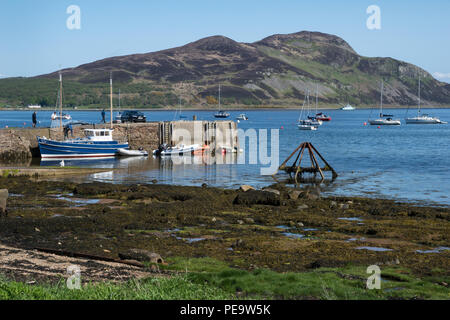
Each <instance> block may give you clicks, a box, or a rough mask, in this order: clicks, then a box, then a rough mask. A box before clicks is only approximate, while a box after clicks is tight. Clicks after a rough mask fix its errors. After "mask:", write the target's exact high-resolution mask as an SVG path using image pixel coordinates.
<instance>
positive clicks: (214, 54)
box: [0, 31, 450, 107]
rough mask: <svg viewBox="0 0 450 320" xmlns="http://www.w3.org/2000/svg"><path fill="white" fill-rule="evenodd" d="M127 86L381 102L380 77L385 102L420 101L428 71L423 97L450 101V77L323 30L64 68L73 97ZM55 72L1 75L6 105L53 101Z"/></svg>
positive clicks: (126, 100)
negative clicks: (360, 48) (369, 52)
mask: <svg viewBox="0 0 450 320" xmlns="http://www.w3.org/2000/svg"><path fill="white" fill-rule="evenodd" d="M110 72H113V78H114V86H115V89H116V92H117V89H118V88H120V89H121V93H122V95H121V97H122V104H123V105H129V106H138V107H161V106H166V105H174V104H177V103H178V97H181V98H182V101H183V104H188V105H192V106H204V107H206V106H207V105H208V104H210V105H211V104H215V103H216V102H217V101H216V99H215V98H217V92H218V85H219V84H221V85H222V101H223V103H224V104H228V105H233V104H241V105H242V104H244V105H287V104H289V105H293V104H299V103H301V102H302V100H303V98H304V94H305V91H306V90H308V89H309V90H311V91H312V94H314V93H315V88H316V84H318V86H319V97H320V101H321V102H324V103H328V104H336V105H337V104H338V103H346V102H350V103H352V104H355V105H360V104H366V105H370V104H375V103H377V102H378V100H379V86H380V80H381V79H384V81H385V82H386V83H385V92H384V94H385V102H386V104H395V105H414V104H416V103H417V89H418V88H417V86H418V84H417V76H418V74H419V73H420V74H421V76H422V79H423V82H422V83H423V84H422V99H423V102H424V104H433V105H450V84H446V83H442V82H439V81H437V80H435V79H434V78H433V77H432V76H431V75H430V74H428V73H427V72H426V71H424V70H422V69H420V68H419V67H417V66H414V65H412V64H409V63H406V62H402V61H398V60H395V59H392V58H368V57H362V56H360V55H358V53H356V52H355V51H354V50H353V49H352V47H351V46H350V45H349V44H348V43H347V42H345V41H344V40H343V39H341V38H339V37H337V36H333V35H329V34H323V33H318V32H306V31H303V32H299V33H293V34H280V35H272V36H270V37H267V38H265V39H263V40H261V41H257V42H254V43H239V42H236V41H233V40H232V39H229V38H226V37H223V36H213V37H208V38H204V39H201V40H198V41H196V42H192V43H189V44H187V45H184V46H181V47H177V48H173V49H167V50H163V51H158V52H151V53H145V54H133V55H127V56H120V57H112V58H107V59H103V60H99V61H95V62H92V63H88V64H84V65H80V66H78V67H76V68H69V69H65V70H63V77H64V97H65V103H66V104H67V105H91V106H99V105H102V104H108V94H109V81H108V78H109V73H110ZM57 79H58V76H57V72H54V73H51V74H46V75H41V76H38V77H33V78H8V79H2V80H0V106H1V105H5V104H7V105H27V104H31V103H40V104H41V105H48V106H52V105H54V104H55V99H56V90H57V86H58V85H57Z"/></svg>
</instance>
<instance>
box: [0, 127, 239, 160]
mask: <svg viewBox="0 0 450 320" xmlns="http://www.w3.org/2000/svg"><path fill="white" fill-rule="evenodd" d="M109 127H110V125H109V124H106V125H103V124H101V125H99V124H97V125H83V126H73V136H74V138H81V137H83V136H84V134H83V129H88V128H89V129H90V128H96V129H99V128H109ZM113 128H114V131H113V139H115V140H118V141H128V143H129V145H130V148H131V149H138V148H143V149H145V150H147V151H152V150H154V149H157V148H158V146H159V145H160V144H162V143H167V144H169V145H173V146H175V145H178V144H184V145H188V144H200V145H208V146H210V148H211V150H216V149H218V148H221V147H230V148H239V141H238V135H237V123H236V122H234V121H230V120H224V121H202V120H194V121H184V120H181V121H161V122H147V123H123V124H113ZM37 136H41V137H47V138H50V139H56V140H62V139H63V132H62V130H61V128H8V129H0V162H3V163H12V162H17V161H24V160H26V159H30V158H32V157H40V153H39V146H38V143H37V139H36V137H37ZM69 137H71V136H70V133H69Z"/></svg>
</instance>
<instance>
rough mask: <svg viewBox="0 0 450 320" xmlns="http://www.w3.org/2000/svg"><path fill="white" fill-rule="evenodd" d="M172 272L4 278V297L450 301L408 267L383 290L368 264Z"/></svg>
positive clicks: (393, 270) (190, 265) (179, 267)
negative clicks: (37, 281) (371, 281)
mask: <svg viewBox="0 0 450 320" xmlns="http://www.w3.org/2000/svg"><path fill="white" fill-rule="evenodd" d="M170 260H171V262H170V265H169V267H166V268H168V269H171V270H176V271H188V273H182V274H178V275H174V276H172V277H169V278H148V279H144V280H132V281H128V282H126V283H120V284H114V283H97V284H83V286H82V289H81V290H69V289H67V287H66V282H65V280H64V279H62V280H61V281H60V282H59V283H58V284H57V285H45V284H44V285H28V284H24V283H18V282H12V281H7V280H5V279H0V299H26V300H33V299H39V300H46V299H57V300H70V299H87V300H123V299H130V300H140V299H145V300H158V299H163V300H165V299H167V300H177V299H187V300H196V299H210V300H221V299H236V298H240V299H241V298H242V299H323V300H334V299H339V300H341V299H342V300H368V299H369V300H372V299H442V300H448V299H450V290H449V289H448V288H447V287H445V286H444V285H442V284H443V283H449V282H450V277H449V276H446V275H445V272H441V273H440V274H441V275H439V272H438V275H436V276H434V277H429V278H423V279H419V278H416V277H415V276H414V275H412V274H411V273H410V272H409V270H408V269H406V268H402V267H386V268H382V273H381V277H382V282H381V289H379V290H377V289H374V290H369V289H367V288H366V279H367V277H368V276H369V275H368V274H367V273H366V269H365V267H360V266H348V267H344V268H319V269H316V270H314V271H310V272H303V273H293V272H288V273H278V272H274V271H271V270H266V269H257V270H254V271H245V270H238V269H233V268H230V267H228V266H227V265H226V264H225V263H224V262H221V261H217V260H214V259H211V258H196V259H185V258H172V259H170Z"/></svg>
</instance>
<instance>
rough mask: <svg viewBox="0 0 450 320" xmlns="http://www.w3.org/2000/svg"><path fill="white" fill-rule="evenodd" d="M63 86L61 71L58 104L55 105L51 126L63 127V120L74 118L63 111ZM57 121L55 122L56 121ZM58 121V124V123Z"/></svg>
mask: <svg viewBox="0 0 450 320" xmlns="http://www.w3.org/2000/svg"><path fill="white" fill-rule="evenodd" d="M62 90H63V88H62V73H61V71H60V72H59V90H58V95H57V99H56V106H55V112H53V113H52V115H51V116H50V119H51V120H52V123H51V127H52V128H55V127H58V125H59V127H61V128H62V127H63V121H64V120H72V117H71V116H70V115H69V114H66V113H63V112H62V99H63V91H62ZM58 106H59V113H56V109H58ZM54 121H55V122H54ZM56 122H58V124H56Z"/></svg>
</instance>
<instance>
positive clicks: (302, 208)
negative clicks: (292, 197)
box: [297, 204, 308, 210]
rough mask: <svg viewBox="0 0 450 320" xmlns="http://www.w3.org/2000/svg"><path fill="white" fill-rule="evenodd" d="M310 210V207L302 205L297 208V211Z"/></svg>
mask: <svg viewBox="0 0 450 320" xmlns="http://www.w3.org/2000/svg"><path fill="white" fill-rule="evenodd" d="M305 209H308V206H307V205H306V204H301V205H299V206H298V207H297V210H305Z"/></svg>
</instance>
